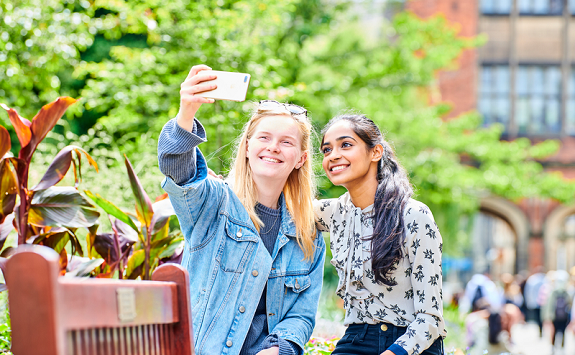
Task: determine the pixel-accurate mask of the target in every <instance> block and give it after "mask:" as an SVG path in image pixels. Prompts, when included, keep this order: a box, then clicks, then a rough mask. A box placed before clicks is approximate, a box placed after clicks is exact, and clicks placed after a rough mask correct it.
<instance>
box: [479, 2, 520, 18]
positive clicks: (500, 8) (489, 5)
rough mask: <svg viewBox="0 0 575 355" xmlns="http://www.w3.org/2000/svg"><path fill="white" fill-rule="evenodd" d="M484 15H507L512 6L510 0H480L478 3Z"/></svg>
mask: <svg viewBox="0 0 575 355" xmlns="http://www.w3.org/2000/svg"><path fill="white" fill-rule="evenodd" d="M479 6H480V7H481V13H482V14H484V15H508V14H510V13H511V8H512V6H513V1H512V0H481V3H480V5H479Z"/></svg>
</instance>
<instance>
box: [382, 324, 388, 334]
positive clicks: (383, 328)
mask: <svg viewBox="0 0 575 355" xmlns="http://www.w3.org/2000/svg"><path fill="white" fill-rule="evenodd" d="M381 330H383V331H384V332H385V331H386V330H387V325H385V324H382V325H381Z"/></svg>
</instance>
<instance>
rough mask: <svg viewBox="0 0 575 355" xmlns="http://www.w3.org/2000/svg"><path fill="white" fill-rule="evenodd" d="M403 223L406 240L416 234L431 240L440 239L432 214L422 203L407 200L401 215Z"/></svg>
mask: <svg viewBox="0 0 575 355" xmlns="http://www.w3.org/2000/svg"><path fill="white" fill-rule="evenodd" d="M403 223H404V227H405V231H406V236H407V238H408V239H409V238H410V237H414V236H416V235H418V234H426V235H428V236H429V237H430V238H432V239H437V238H439V239H441V235H440V233H439V229H438V228H437V223H436V222H435V219H434V218H433V214H432V213H431V210H430V209H429V207H427V205H425V203H423V202H420V201H417V200H414V199H409V201H408V203H407V205H406V206H405V210H404V213H403Z"/></svg>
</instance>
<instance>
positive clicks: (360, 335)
mask: <svg viewBox="0 0 575 355" xmlns="http://www.w3.org/2000/svg"><path fill="white" fill-rule="evenodd" d="M368 326H369V324H367V323H364V324H363V329H362V330H361V332H359V333H358V334H357V335H356V336H355V337H354V338H353V340H352V342H351V343H352V344H357V343H358V342H363V340H364V339H365V334H366V333H367V327H368Z"/></svg>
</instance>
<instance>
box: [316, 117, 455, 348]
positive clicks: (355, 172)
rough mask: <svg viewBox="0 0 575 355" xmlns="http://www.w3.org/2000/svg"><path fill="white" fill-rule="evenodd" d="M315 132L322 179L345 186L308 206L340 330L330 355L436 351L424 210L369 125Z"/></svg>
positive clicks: (437, 285) (437, 315)
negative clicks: (323, 245) (329, 274)
mask: <svg viewBox="0 0 575 355" xmlns="http://www.w3.org/2000/svg"><path fill="white" fill-rule="evenodd" d="M322 133H323V138H322V143H321V151H322V153H323V155H324V158H323V168H324V170H325V172H326V174H327V177H328V178H329V179H330V181H331V182H332V183H333V184H334V185H339V186H344V187H345V188H346V189H347V192H346V193H345V194H344V195H342V196H341V197H340V198H337V199H331V200H320V201H316V203H315V212H316V221H317V225H318V228H319V229H320V230H323V231H326V232H330V235H331V237H330V238H331V242H330V247H331V251H332V255H333V258H332V260H331V263H332V264H333V265H334V266H335V267H336V269H337V272H338V275H339V284H338V287H337V291H336V292H337V294H338V296H340V297H341V298H342V299H343V302H344V308H345V319H344V323H345V325H348V328H347V330H346V333H345V335H344V336H343V337H342V338H341V340H340V341H339V342H338V343H337V346H336V349H335V351H334V352H333V354H374V355H376V354H377V355H379V354H383V355H392V354H395V355H412V354H414V355H417V354H443V338H444V337H445V336H446V331H445V328H444V321H443V305H442V289H441V285H442V280H441V250H442V239H441V235H440V234H439V231H438V229H437V225H436V224H435V222H434V219H433V216H432V214H431V212H430V210H429V208H428V207H427V206H426V205H425V204H423V203H421V202H419V201H416V200H414V199H412V198H411V195H412V194H413V190H412V187H411V185H410V183H409V180H408V178H407V174H406V173H405V170H404V169H403V168H402V167H401V165H400V164H399V162H398V161H397V158H396V157H395V154H394V152H393V150H392V149H391V147H390V145H389V144H388V143H387V142H386V141H385V140H384V139H383V136H382V134H381V131H380V130H379V128H378V127H377V125H375V123H374V122H373V121H372V120H370V119H369V118H367V117H365V116H364V115H342V116H338V117H336V118H334V119H332V120H331V121H330V122H329V123H328V124H327V126H326V127H325V128H324V130H323V132H322Z"/></svg>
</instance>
